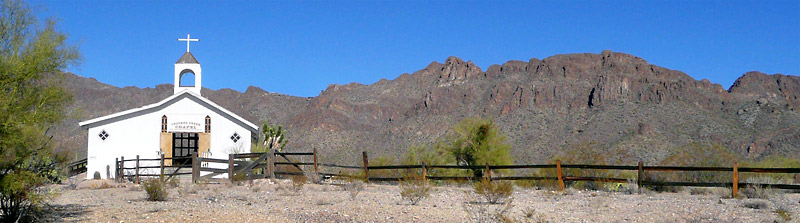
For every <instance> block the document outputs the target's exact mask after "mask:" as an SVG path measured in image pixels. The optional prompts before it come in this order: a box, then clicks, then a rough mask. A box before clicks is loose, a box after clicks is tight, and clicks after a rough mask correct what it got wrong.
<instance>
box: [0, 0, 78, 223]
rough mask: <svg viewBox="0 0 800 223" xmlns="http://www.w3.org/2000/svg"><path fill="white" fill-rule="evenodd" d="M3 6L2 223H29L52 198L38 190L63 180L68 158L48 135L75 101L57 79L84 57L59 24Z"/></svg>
mask: <svg viewBox="0 0 800 223" xmlns="http://www.w3.org/2000/svg"><path fill="white" fill-rule="evenodd" d="M0 4H2V6H0V92H2V93H0V94H2V96H0V211H2V214H1V215H0V218H2V219H0V221H3V222H7V221H27V220H31V219H30V215H31V213H32V211H34V210H35V209H36V208H37V207H38V206H39V205H40V204H41V202H43V201H44V200H45V198H46V197H47V196H46V195H47V194H46V193H42V192H39V190H37V188H39V187H40V186H42V185H44V184H46V183H48V182H53V181H58V180H59V178H60V176H61V174H59V173H58V170H59V168H58V166H57V163H59V162H60V161H63V160H64V158H63V157H64V156H56V155H55V154H54V153H53V151H52V148H51V147H50V146H48V142H49V141H50V138H52V137H48V134H47V130H48V128H49V127H50V126H52V125H53V124H54V123H56V122H58V121H60V120H61V119H62V117H63V114H64V105H65V104H66V103H68V102H69V100H70V96H69V94H68V93H67V92H66V91H65V90H64V89H62V88H60V87H58V86H56V85H54V81H53V80H56V79H58V78H57V77H58V76H59V75H60V72H59V70H61V69H64V68H66V67H67V66H69V65H76V64H77V62H78V60H79V58H80V54H79V53H78V48H77V46H74V45H69V44H67V43H66V39H67V35H66V34H65V33H62V32H60V31H58V30H56V22H55V20H53V19H47V20H46V21H45V22H44V23H43V24H39V21H38V20H37V19H36V16H35V14H34V13H33V12H32V10H31V7H30V6H28V5H27V4H26V3H24V2H22V1H18V0H2V2H1V3H0Z"/></svg>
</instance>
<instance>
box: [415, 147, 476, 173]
mask: <svg viewBox="0 0 800 223" xmlns="http://www.w3.org/2000/svg"><path fill="white" fill-rule="evenodd" d="M452 160H453V159H452V158H450V154H449V153H448V152H447V151H446V150H443V149H441V148H439V149H437V148H436V147H432V146H429V145H415V146H411V147H409V148H408V151H406V154H405V155H404V157H403V159H402V161H401V163H402V164H403V165H420V164H422V163H425V164H426V165H448V164H452V163H453V162H452ZM465 173H467V174H466V175H465ZM411 174H417V175H420V174H422V171H421V169H407V170H405V172H404V175H406V176H408V175H411ZM428 175H430V176H470V175H469V174H468V172H467V171H465V170H459V169H429V170H428Z"/></svg>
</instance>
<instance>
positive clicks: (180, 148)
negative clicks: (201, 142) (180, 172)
mask: <svg viewBox="0 0 800 223" xmlns="http://www.w3.org/2000/svg"><path fill="white" fill-rule="evenodd" d="M198 139H199V137H198V135H197V133H181V132H179V133H172V141H173V143H172V165H173V166H177V165H181V164H184V163H185V165H191V164H192V154H195V153H197V148H198V143H197V141H198Z"/></svg>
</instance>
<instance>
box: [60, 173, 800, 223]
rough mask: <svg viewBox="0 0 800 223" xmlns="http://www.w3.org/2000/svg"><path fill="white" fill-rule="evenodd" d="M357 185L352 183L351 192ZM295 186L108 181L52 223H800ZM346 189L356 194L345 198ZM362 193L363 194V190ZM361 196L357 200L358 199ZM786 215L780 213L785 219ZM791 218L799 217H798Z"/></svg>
mask: <svg viewBox="0 0 800 223" xmlns="http://www.w3.org/2000/svg"><path fill="white" fill-rule="evenodd" d="M352 184H353V183H349V185H352ZM291 185H292V182H291V181H289V180H268V179H265V180H255V181H252V182H245V183H241V184H230V183H218V184H191V183H188V182H181V183H178V184H177V185H176V186H174V187H171V188H170V189H168V192H169V195H168V197H167V200H166V201H148V200H147V194H146V192H145V191H144V190H143V189H142V186H141V185H135V184H130V183H124V184H117V183H114V182H113V181H104V180H74V179H73V180H70V181H68V182H65V183H64V184H60V185H54V186H53V187H52V188H51V189H52V190H53V191H57V192H58V196H57V197H55V198H53V199H52V200H51V201H50V202H49V204H48V207H49V208H50V210H51V211H50V213H51V216H50V217H49V218H48V221H51V222H487V221H492V220H496V219H491V217H492V216H494V215H493V213H497V212H499V211H502V210H505V208H504V207H509V209H507V211H506V212H505V213H504V215H505V216H506V217H507V218H508V219H510V220H513V221H514V222H797V221H798V219H800V203H798V202H800V194H797V193H785V192H780V193H774V194H773V195H771V197H770V198H768V199H751V198H729V196H727V195H726V193H730V192H729V190H725V189H720V190H707V191H708V192H706V193H700V194H698V193H694V194H692V193H691V192H690V190H684V191H683V192H678V193H666V192H664V193H662V192H652V191H645V192H644V193H642V194H637V193H633V194H629V193H622V192H606V191H588V190H586V191H582V190H574V189H568V190H566V191H564V192H557V191H552V190H546V189H536V188H528V187H516V186H515V187H514V192H513V195H512V196H511V197H512V198H513V200H512V201H511V202H510V205H492V204H488V203H485V202H482V201H481V199H480V197H476V196H474V194H472V188H471V187H470V186H468V185H446V186H433V189H432V191H431V193H430V196H429V197H427V198H425V199H423V200H422V201H421V202H419V203H418V204H416V205H412V204H411V203H410V202H409V201H408V200H403V198H402V197H401V196H400V190H401V189H400V187H399V186H397V185H386V184H363V185H362V186H363V187H361V189H360V190H354V189H352V188H348V187H346V186H347V185H348V183H343V184H338V183H335V182H334V183H330V182H328V183H325V182H323V183H318V184H313V183H310V182H309V183H307V184H305V185H303V186H302V187H301V189H299V191H296V192H295V191H293V190H292V188H291ZM346 189H349V191H348V190H346ZM356 191H358V192H356ZM354 194H355V196H354V197H353V196H352V195H354ZM779 212H780V213H779ZM790 218H791V219H790Z"/></svg>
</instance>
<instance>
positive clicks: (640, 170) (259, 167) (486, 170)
mask: <svg viewBox="0 0 800 223" xmlns="http://www.w3.org/2000/svg"><path fill="white" fill-rule="evenodd" d="M290 156H291V157H307V156H311V158H312V161H311V162H309V161H302V162H298V161H295V160H293V158H290ZM279 159H280V160H281V161H278V160H279ZM166 160H174V158H169V157H163V155H162V157H161V158H160V159H140V158H139V157H138V156H137V157H136V159H127V160H126V159H124V157H120V159H118V160H117V166H116V169H117V176H118V178H124V177H132V178H135V180H134V181H135V182H137V183H138V182H139V177H154V176H163V175H162V174H152V173H141V172H140V171H141V170H146V169H160V170H161V172H160V173H164V168H165V167H171V168H178V169H176V170H175V171H174V172H173V173H171V174H170V177H172V176H174V175H185V174H192V180H193V182H197V180H198V179H200V178H201V176H200V173H201V172H203V173H209V174H206V175H205V176H203V178H211V177H213V176H217V175H220V174H227V176H228V178H231V180H233V179H232V177H230V176H234V175H236V174H244V175H245V176H246V179H254V178H265V177H270V178H272V177H275V176H276V175H285V176H291V175H304V174H306V173H307V172H308V171H307V170H304V169H308V167H309V166H311V167H313V173H314V174H316V175H318V176H321V177H323V178H331V177H344V178H357V179H361V180H364V181H367V182H368V181H402V180H404V178H403V177H402V175H403V174H409V173H413V174H419V173H422V177H423V179H427V180H455V181H473V180H478V179H488V180H533V181H555V182H557V183H558V187H559V189H561V190H563V189H564V187H565V182H576V181H586V182H610V183H635V184H637V186H638V187H639V188H640V190H641V188H642V187H643V186H679V187H686V186H691V187H731V188H733V190H732V193H733V195H734V196H735V195H736V194H737V191H738V188H740V187H770V188H776V189H791V190H800V182H797V181H798V180H797V179H800V177H798V175H797V174H800V168H755V167H738V165H737V164H736V163H733V165H732V167H687V166H645V165H643V163H642V162H639V163H638V165H596V164H562V163H561V161H559V160H556V162H555V164H515V165H489V164H488V163H486V164H485V165H426V164H425V163H422V164H410V165H369V159H368V156H367V152H363V153H362V162H361V165H360V166H359V165H340V164H335V163H320V162H318V158H317V150H316V149H314V150H313V152H275V151H269V152H267V153H242V154H231V155H230V156H229V157H228V159H220V158H204V157H197V154H194V155H193V156H192V157H191V160H193V161H194V162H191V164H186V163H185V164H186V165H180V164H176V163H172V164H173V165H165V161H166ZM152 161H159V165H158V166H155V165H152V163H148V164H147V165H142V164H141V162H152ZM187 162H188V161H187ZM126 163H127V164H128V165H126ZM130 163H134V164H135V165H130ZM210 164H215V165H217V166H218V167H215V168H212V167H207V165H210ZM221 164H226V165H225V166H226V167H225V168H220V167H221V166H222V165H221ZM279 166H284V167H286V168H289V169H285V168H284V169H282V170H276V167H279ZM181 167H186V168H191V169H192V173H178V170H179V169H180V168H181ZM301 167H302V168H301ZM319 167H325V168H327V169H326V170H327V171H320V170H319ZM336 169H338V170H339V172H338V173H336V172H335V170H336ZM436 169H451V170H464V173H463V174H464V175H461V176H445V175H441V174H443V173H449V172H437V171H435V170H436ZM524 169H540V170H549V171H548V172H546V173H548V174H550V176H505V175H503V174H506V172H503V170H524ZM565 169H567V170H598V171H634V172H635V173H636V175H635V176H636V178H635V179H626V178H616V177H597V176H569V175H566V174H565V173H564V170H565ZM287 170H289V171H287ZM331 171H333V172H331ZM385 171H397V172H385ZM479 171H482V172H479ZM129 172H133V173H132V174H131V173H129ZM648 172H685V173H687V172H688V173H691V172H711V173H713V174H731V175H730V177H731V178H730V179H731V180H730V181H728V182H684V181H656V180H648V179H645V177H644V176H645V174H646V173H648ZM474 173H483V174H484V176H483V177H481V178H476V177H474V176H472V175H473V174H474ZM740 173H756V174H769V173H779V174H795V179H796V180H795V184H759V183H746V182H739V175H740ZM167 174H169V173H167ZM380 174H389V175H384V176H379V175H380ZM492 174H495V175H494V176H493V175H492ZM465 175H466V176H465Z"/></svg>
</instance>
